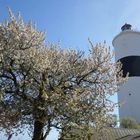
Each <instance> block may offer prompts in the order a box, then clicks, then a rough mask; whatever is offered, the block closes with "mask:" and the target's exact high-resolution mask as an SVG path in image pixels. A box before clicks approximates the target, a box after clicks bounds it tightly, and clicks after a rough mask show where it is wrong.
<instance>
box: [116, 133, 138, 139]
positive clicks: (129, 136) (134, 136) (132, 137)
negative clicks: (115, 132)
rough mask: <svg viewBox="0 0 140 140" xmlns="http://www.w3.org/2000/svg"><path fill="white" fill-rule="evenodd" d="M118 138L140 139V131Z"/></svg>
mask: <svg viewBox="0 0 140 140" xmlns="http://www.w3.org/2000/svg"><path fill="white" fill-rule="evenodd" d="M116 140H140V133H139V134H134V135H126V136H124V137H122V138H119V139H116Z"/></svg>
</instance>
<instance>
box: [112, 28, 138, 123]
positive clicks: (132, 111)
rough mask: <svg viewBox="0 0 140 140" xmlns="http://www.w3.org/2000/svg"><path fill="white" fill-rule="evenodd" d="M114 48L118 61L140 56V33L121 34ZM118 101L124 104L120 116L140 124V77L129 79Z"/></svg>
mask: <svg viewBox="0 0 140 140" xmlns="http://www.w3.org/2000/svg"><path fill="white" fill-rule="evenodd" d="M113 46H114V48H115V57H116V60H118V59H120V58H123V57H126V56H140V32H135V31H132V30H126V31H123V32H121V33H120V34H118V35H117V36H116V37H115V38H114V40H113ZM138 67H140V66H138ZM118 100H119V102H121V104H122V105H121V106H120V108H119V116H120V117H126V116H131V117H133V118H135V119H136V120H137V121H138V122H140V77H136V76H135V77H129V80H128V81H127V82H126V83H125V84H124V85H122V86H121V88H120V90H119V92H118Z"/></svg>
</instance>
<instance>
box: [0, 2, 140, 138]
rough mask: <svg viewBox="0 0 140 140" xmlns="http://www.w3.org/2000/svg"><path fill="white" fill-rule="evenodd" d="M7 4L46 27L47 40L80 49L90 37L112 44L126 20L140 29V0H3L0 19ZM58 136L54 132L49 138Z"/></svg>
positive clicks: (40, 26) (93, 39) (83, 48)
mask: <svg viewBox="0 0 140 140" xmlns="http://www.w3.org/2000/svg"><path fill="white" fill-rule="evenodd" d="M7 6H9V7H10V8H11V10H12V11H13V12H14V13H15V14H17V13H18V12H19V11H20V13H21V15H22V17H23V19H24V21H26V22H27V21H28V20H30V19H32V21H35V22H36V24H37V28H38V29H41V30H44V29H46V30H47V34H46V41H47V42H58V41H60V42H61V44H62V47H69V48H76V49H78V50H84V51H87V50H88V47H89V44H88V37H89V38H90V39H91V40H92V41H93V42H94V43H97V42H103V41H104V40H106V42H107V45H108V46H112V43H111V42H112V39H113V37H114V36H115V35H116V34H117V33H119V32H120V28H121V26H122V25H123V24H124V23H125V22H127V23H130V24H132V26H133V29H137V30H138V29H140V14H139V13H140V0H0V22H2V21H3V20H4V19H5V18H7V17H8V12H7V9H6V7H7ZM115 99H116V97H115ZM55 137H56V135H55V132H53V133H52V135H51V136H50V139H49V140H56V138H55ZM0 139H2V140H5V139H4V138H3V137H1V138H0ZM18 139H19V140H21V137H19V138H18ZM18 139H17V140H18ZM23 139H25V137H24V138H23ZM26 139H27V140H28V138H26ZM14 140H16V139H15V138H14Z"/></svg>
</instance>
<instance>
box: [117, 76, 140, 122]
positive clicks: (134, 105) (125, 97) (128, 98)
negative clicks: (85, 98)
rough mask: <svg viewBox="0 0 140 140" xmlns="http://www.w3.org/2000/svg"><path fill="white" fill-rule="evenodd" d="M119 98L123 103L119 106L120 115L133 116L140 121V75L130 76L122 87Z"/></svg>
mask: <svg viewBox="0 0 140 140" xmlns="http://www.w3.org/2000/svg"><path fill="white" fill-rule="evenodd" d="M118 99H119V102H121V104H122V105H121V106H120V108H119V115H120V117H126V116H131V117H133V118H135V119H136V120H137V121H138V122H140V77H130V78H129V79H128V81H127V82H126V83H125V84H124V85H122V86H121V87H120V90H119V92H118Z"/></svg>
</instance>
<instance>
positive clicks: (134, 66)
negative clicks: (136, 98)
mask: <svg viewBox="0 0 140 140" xmlns="http://www.w3.org/2000/svg"><path fill="white" fill-rule="evenodd" d="M119 61H120V62H121V63H122V70H123V76H124V77H125V76H126V74H127V73H129V77H131V76H140V56H127V57H123V58H121V59H120V60H119Z"/></svg>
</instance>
